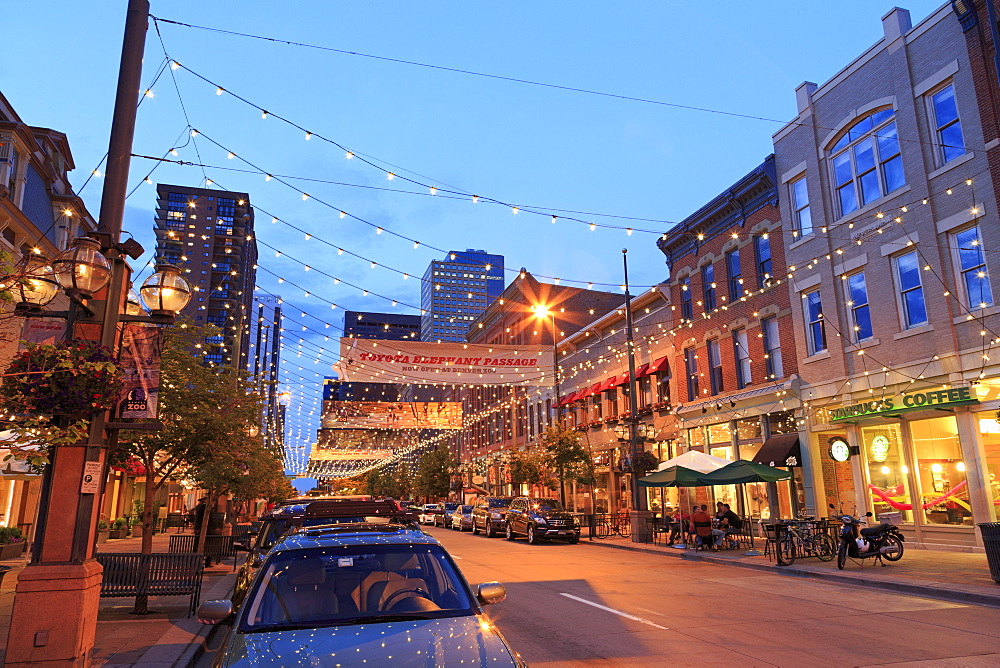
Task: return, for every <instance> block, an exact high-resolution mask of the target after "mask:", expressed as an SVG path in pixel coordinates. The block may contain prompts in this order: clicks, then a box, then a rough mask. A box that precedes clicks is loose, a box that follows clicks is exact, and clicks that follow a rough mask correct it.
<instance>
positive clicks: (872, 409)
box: [830, 387, 979, 422]
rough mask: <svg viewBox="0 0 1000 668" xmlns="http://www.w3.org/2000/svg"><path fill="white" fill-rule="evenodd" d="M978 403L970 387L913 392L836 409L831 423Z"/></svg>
mask: <svg viewBox="0 0 1000 668" xmlns="http://www.w3.org/2000/svg"><path fill="white" fill-rule="evenodd" d="M978 403H979V400H978V399H975V398H973V396H972V390H971V389H970V388H968V387H953V388H951V389H950V390H930V391H927V392H913V393H911V394H905V395H903V396H901V397H899V396H896V397H889V398H886V399H873V400H872V401H863V402H861V403H860V404H854V405H853V406H843V407H841V408H834V409H833V410H832V411H830V413H831V415H832V417H831V418H830V422H840V421H843V420H851V419H856V418H862V417H878V416H880V415H889V414H894V413H902V412H903V411H917V410H922V409H925V408H948V407H951V406H966V405H969V404H978Z"/></svg>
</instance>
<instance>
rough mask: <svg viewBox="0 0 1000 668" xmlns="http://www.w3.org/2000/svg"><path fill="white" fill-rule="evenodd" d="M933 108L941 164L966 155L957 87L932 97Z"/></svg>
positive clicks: (950, 87) (943, 90) (946, 87)
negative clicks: (956, 100)
mask: <svg viewBox="0 0 1000 668" xmlns="http://www.w3.org/2000/svg"><path fill="white" fill-rule="evenodd" d="M931 106H932V107H933V111H934V121H935V125H936V126H937V127H936V132H937V139H938V144H939V145H940V147H941V152H940V154H939V159H940V160H941V164H944V163H946V162H950V161H952V160H954V159H955V158H958V157H960V156H963V155H965V139H964V138H963V137H962V121H961V119H959V117H958V105H957V104H956V103H955V86H954V85H948V86H945V87H944V88H942V89H941V90H939V91H938V92H936V93H934V94H933V95H931Z"/></svg>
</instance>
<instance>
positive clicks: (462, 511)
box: [449, 506, 472, 531]
mask: <svg viewBox="0 0 1000 668" xmlns="http://www.w3.org/2000/svg"><path fill="white" fill-rule="evenodd" d="M449 528H450V529H458V530H459V531H465V530H466V529H472V506H459V507H458V508H456V509H455V512H454V513H452V515H451V524H450V525H449Z"/></svg>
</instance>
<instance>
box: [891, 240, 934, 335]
mask: <svg viewBox="0 0 1000 668" xmlns="http://www.w3.org/2000/svg"><path fill="white" fill-rule="evenodd" d="M896 278H897V280H898V281H899V297H900V300H901V301H902V303H903V326H904V327H906V328H907V329H909V328H910V327H916V326H918V325H923V324H926V323H927V306H926V305H925V304H924V288H923V286H922V285H921V283H920V263H919V261H918V259H917V251H911V252H909V253H906V254H905V255H899V256H897V257H896Z"/></svg>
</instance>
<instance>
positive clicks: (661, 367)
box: [636, 356, 670, 378]
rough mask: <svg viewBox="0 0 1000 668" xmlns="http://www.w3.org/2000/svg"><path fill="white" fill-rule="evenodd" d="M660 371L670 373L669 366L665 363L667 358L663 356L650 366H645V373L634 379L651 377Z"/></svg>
mask: <svg viewBox="0 0 1000 668" xmlns="http://www.w3.org/2000/svg"><path fill="white" fill-rule="evenodd" d="M661 371H666V372H668V373H669V371H670V364H669V363H668V362H667V356H663V357H661V358H660V359H658V360H656V361H655V362H653V363H652V364H649V365H647V368H646V370H645V372H643V373H638V374H636V377H638V378H642V377H643V376H652V375H653V374H654V373H660V372H661Z"/></svg>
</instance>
